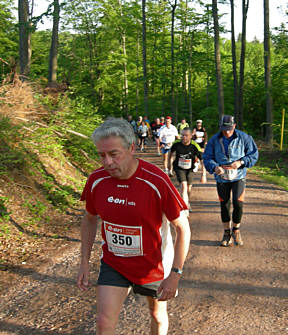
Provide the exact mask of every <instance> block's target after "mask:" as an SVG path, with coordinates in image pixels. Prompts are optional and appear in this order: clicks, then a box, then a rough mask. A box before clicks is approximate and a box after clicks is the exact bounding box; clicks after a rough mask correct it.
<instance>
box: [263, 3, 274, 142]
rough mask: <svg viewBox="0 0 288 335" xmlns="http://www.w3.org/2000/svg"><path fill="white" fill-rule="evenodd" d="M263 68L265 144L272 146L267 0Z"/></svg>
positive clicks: (265, 4) (266, 5)
mask: <svg viewBox="0 0 288 335" xmlns="http://www.w3.org/2000/svg"><path fill="white" fill-rule="evenodd" d="M263 3H264V67H265V90H266V134H265V142H266V143H267V144H269V145H271V146H272V145H273V110H272V83H271V52H270V28H269V26H270V25H269V0H264V1H263Z"/></svg>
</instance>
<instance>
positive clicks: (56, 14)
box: [48, 0, 60, 86]
mask: <svg viewBox="0 0 288 335" xmlns="http://www.w3.org/2000/svg"><path fill="white" fill-rule="evenodd" d="M53 5H54V11H53V28H52V39H51V46H50V55H49V69H48V83H49V86H56V85H57V57H58V41H59V39H58V34H59V21H60V6H59V0H54V1H53Z"/></svg>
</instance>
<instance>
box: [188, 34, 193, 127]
mask: <svg viewBox="0 0 288 335" xmlns="http://www.w3.org/2000/svg"><path fill="white" fill-rule="evenodd" d="M189 42H190V43H189V56H188V109H189V120H190V125H191V126H192V124H193V110H192V92H191V90H192V84H191V81H192V79H191V77H192V73H191V72H192V49H193V33H190V41H189Z"/></svg>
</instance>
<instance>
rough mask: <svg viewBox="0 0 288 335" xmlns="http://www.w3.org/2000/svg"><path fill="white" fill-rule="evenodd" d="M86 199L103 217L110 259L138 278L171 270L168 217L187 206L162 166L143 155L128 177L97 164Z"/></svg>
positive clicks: (160, 275) (88, 206)
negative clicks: (124, 177)
mask: <svg viewBox="0 0 288 335" xmlns="http://www.w3.org/2000/svg"><path fill="white" fill-rule="evenodd" d="M81 200H85V201H86V210H87V211H88V212H89V213H90V214H92V215H99V216H100V217H101V219H102V238H103V241H104V243H103V245H102V249H103V256H102V257H103V261H104V262H105V263H107V264H109V265H110V266H112V267H113V268H114V269H115V270H117V271H118V272H120V273H121V274H122V275H123V276H125V277H126V278H127V279H128V280H130V281H132V282H133V283H135V284H141V285H142V284H146V283H150V282H154V281H158V280H162V279H164V278H166V277H167V276H168V274H169V272H170V269H171V265H172V261H173V256H174V248H173V241H172V237H171V233H170V225H169V222H168V221H167V219H168V220H169V221H172V220H174V219H176V218H178V217H179V216H180V212H181V211H182V210H186V209H187V207H186V205H185V203H184V201H183V200H182V198H181V196H180V194H179V193H178V191H177V190H176V188H175V187H174V185H173V184H172V183H171V181H170V179H169V178H168V177H167V175H166V174H165V173H164V172H163V171H162V170H160V169H159V168H158V167H156V166H155V165H153V164H150V163H148V162H145V161H143V160H140V159H139V165H138V168H137V170H136V172H135V173H134V175H133V176H132V177H131V178H129V179H126V180H121V179H117V178H113V177H111V176H110V175H109V174H108V173H107V172H106V171H105V170H104V169H103V168H100V169H97V170H95V171H94V172H93V173H92V174H91V175H90V176H89V178H88V180H87V183H86V185H85V188H84V190H83V193H82V196H81ZM166 218H167V219H166Z"/></svg>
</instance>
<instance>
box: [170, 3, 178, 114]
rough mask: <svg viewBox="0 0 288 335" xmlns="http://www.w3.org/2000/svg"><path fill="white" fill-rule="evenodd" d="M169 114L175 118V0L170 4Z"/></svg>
mask: <svg viewBox="0 0 288 335" xmlns="http://www.w3.org/2000/svg"><path fill="white" fill-rule="evenodd" d="M169 3H170V6H171V114H172V116H173V118H174V119H175V118H176V115H175V114H176V110H175V88H174V81H175V57H174V29H175V11H176V7H177V0H174V4H171V2H170V1H169Z"/></svg>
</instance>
